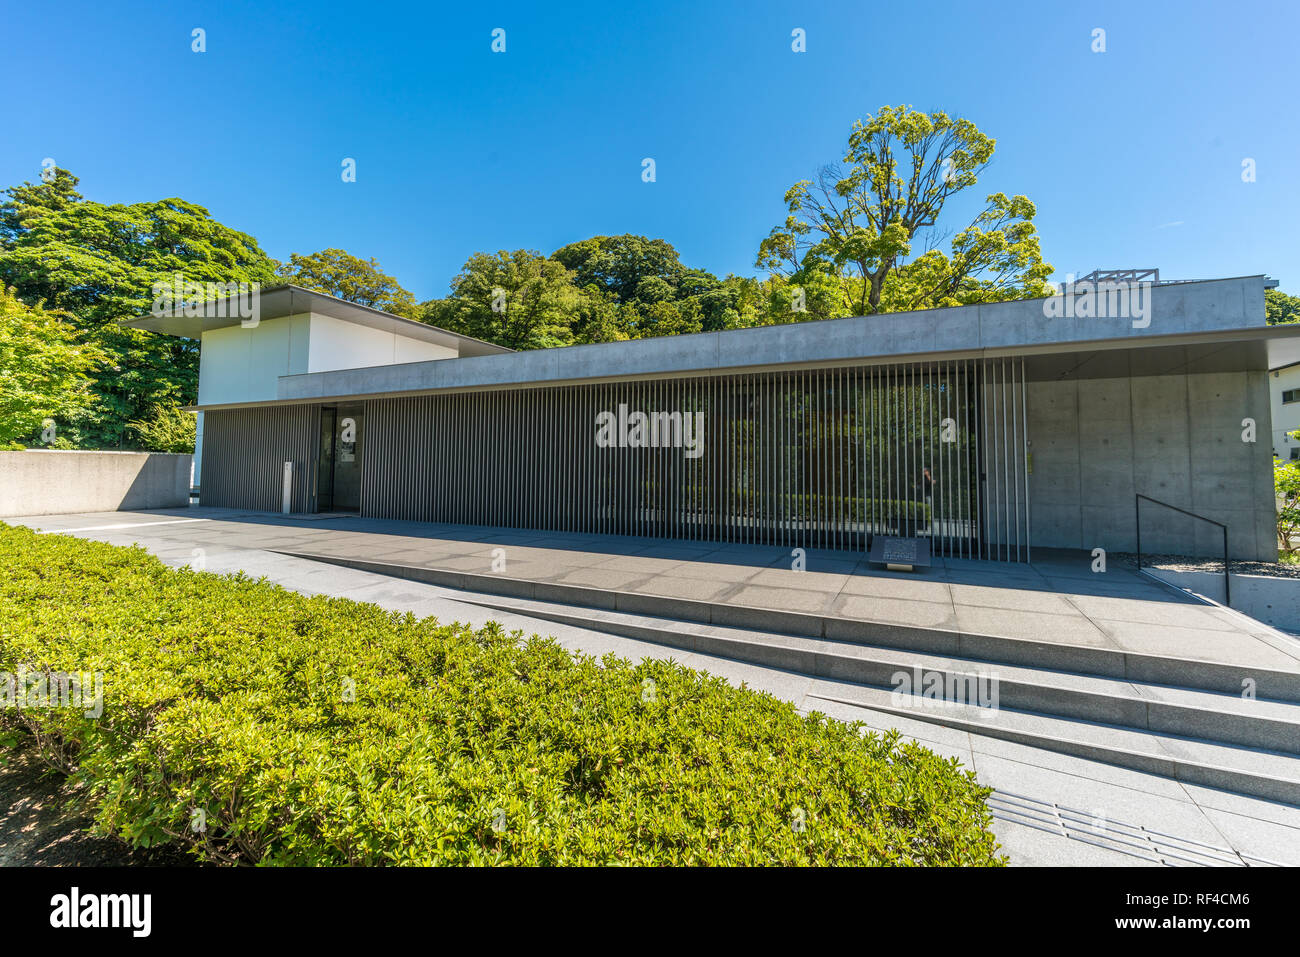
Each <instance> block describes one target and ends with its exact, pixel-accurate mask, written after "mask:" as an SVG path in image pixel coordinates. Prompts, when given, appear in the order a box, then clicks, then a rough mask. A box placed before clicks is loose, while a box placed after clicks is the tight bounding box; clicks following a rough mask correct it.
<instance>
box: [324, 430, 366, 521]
mask: <svg viewBox="0 0 1300 957" xmlns="http://www.w3.org/2000/svg"><path fill="white" fill-rule="evenodd" d="M364 426H365V407H364V406H361V405H341V406H331V405H327V406H325V407H324V408H322V409H321V416H320V468H319V471H318V472H317V476H316V509H317V511H320V512H359V511H361V454H362V447H363V445H364V442H363V438H362V436H363V432H364Z"/></svg>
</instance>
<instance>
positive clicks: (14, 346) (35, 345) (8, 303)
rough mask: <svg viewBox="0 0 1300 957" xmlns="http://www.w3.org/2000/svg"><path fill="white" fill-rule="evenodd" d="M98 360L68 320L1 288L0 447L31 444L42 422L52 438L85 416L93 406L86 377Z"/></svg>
mask: <svg viewBox="0 0 1300 957" xmlns="http://www.w3.org/2000/svg"><path fill="white" fill-rule="evenodd" d="M102 359H103V357H102V355H100V354H99V353H98V351H97V350H96V349H95V348H94V347H93V346H92V345H84V344H81V343H79V342H78V338H77V330H76V327H75V326H73V325H72V323H71V321H70V320H69V319H68V317H67V316H64V315H60V314H58V313H53V312H48V311H46V310H45V309H44V308H43V307H42V306H41V305H39V304H38V305H36V306H28V305H26V304H25V303H23V302H22V301H21V300H20V299H18V297H17V296H15V295H14V291H13V290H12V289H5V288H4V287H0V447H4V446H13V445H15V444H19V445H20V446H21V445H22V444H27V445H35V444H37V442H38V441H39V440H40V434H41V432H42V431H43V425H44V423H45V421H46V420H53V423H54V427H55V430H56V435H57V431H58V429H59V428H60V427H61V426H62V425H64V424H65V423H67V422H69V421H71V420H72V419H74V418H75V417H76V416H78V415H80V414H81V413H82V412H84V410H85V409H86V408H88V407H89V406H90V404H91V403H92V402H93V401H94V394H93V393H92V392H91V385H92V381H93V380H92V379H91V377H90V376H91V374H92V373H93V371H94V369H95V368H96V366H97V365H98V364H99V363H100V362H101V361H102ZM46 444H53V443H46Z"/></svg>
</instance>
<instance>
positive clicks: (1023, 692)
mask: <svg viewBox="0 0 1300 957" xmlns="http://www.w3.org/2000/svg"><path fill="white" fill-rule="evenodd" d="M285 554H293V555H295V557H300V558H308V559H314V560H317V561H324V562H329V563H332V564H336V565H342V566H345V567H350V568H357V569H361V570H365V571H371V572H376V573H379V574H384V575H390V576H394V577H399V578H407V579H410V580H415V581H422V582H426V583H428V584H433V585H440V586H444V587H448V588H455V589H457V590H458V591H461V592H463V593H462V594H458V595H456V596H455V597H456V600H458V601H463V602H469V603H475V604H479V605H482V606H485V607H490V608H496V609H501V610H507V611H512V612H516V613H518V614H521V615H527V616H529V617H532V618H538V619H543V620H547V621H553V622H557V623H563V624H567V625H572V626H576V627H582V628H589V629H592V630H596V631H601V632H606V633H610V634H616V635H621V636H625V637H629V638H636V639H640V640H643V641H649V642H654V643H656V644H659V645H665V646H668V647H672V648H679V649H682V650H684V651H691V652H697V653H700V654H705V655H713V656H718V657H722V658H728V659H732V660H735V661H742V662H748V663H752V664H756V665H763V666H767V667H771V668H778V669H782V670H786V671H790V672H796V673H799V674H802V675H806V676H809V677H811V678H814V679H817V680H816V681H815V682H814V685H813V690H812V691H811V692H810V697H812V698H814V699H823V700H826V701H835V702H840V703H844V704H849V705H853V706H857V707H861V708H866V709H870V710H872V711H875V712H878V713H880V714H885V715H897V716H900V717H906V718H909V719H912V720H919V721H925V722H932V723H935V724H939V725H944V726H946V727H950V728H959V729H962V730H965V731H968V732H970V733H971V734H975V735H982V736H985V737H991V738H1000V739H1004V740H1007V741H1014V742H1018V743H1021V744H1025V745H1030V746H1033V747H1037V748H1043V749H1046V750H1049V751H1056V752H1061V753H1064V754H1071V755H1076V756H1079V757H1083V758H1089V759H1092V760H1095V761H1102V762H1106V763H1109V764H1113V765H1118V766H1121V767H1125V768H1133V769H1135V770H1139V771H1145V772H1150V773H1153V774H1160V775H1164V776H1167V777H1170V778H1174V779H1176V780H1178V781H1182V782H1185V783H1187V784H1193V785H1202V786H1206V787H1211V788H1219V789H1222V790H1226V791H1231V792H1235V793H1239V794H1246V795H1251V796H1255V797H1260V798H1265V799H1269V800H1273V801H1279V802H1283V803H1286V804H1290V805H1295V806H1300V670H1298V671H1272V670H1266V669H1261V668H1246V667H1238V666H1235V665H1231V664H1222V663H1214V662H1207V661H1200V660H1195V659H1185V658H1177V657H1171V656H1164V655H1152V654H1136V653H1132V652H1126V651H1120V650H1113V649H1108V648H1100V647H1091V646H1080V645H1069V644H1061V643H1056V642H1051V641H1044V642H1038V641H1027V640H1024V639H1017V638H1008V637H1001V636H995V635H978V634H969V633H965V632H958V631H955V630H945V629H934V628H921V627H908V626H900V625H897V624H892V623H885V622H880V623H877V622H871V621H862V620H859V619H847V618H835V617H826V616H819V615H813V614H803V613H799V612H789V611H768V610H764V609H758V608H753V607H741V606H736V605H728V604H722V603H711V602H704V601H688V600H681V599H663V598H657V597H655V596H653V595H644V594H639V593H631V592H621V591H612V590H605V589H597V588H587V587H582V586H575V585H564V584H556V583H549V582H538V581H525V580H521V579H511V578H506V577H501V576H496V575H478V574H471V573H466V572H461V571H450V570H439V569H430V568H423V567H415V566H404V565H400V564H392V563H386V562H374V561H364V560H354V559H342V558H339V557H337V556H325V555H313V554H310V553H304V552H293V553H287V552H286V553H285ZM666 611H670V612H671V616H669V615H667V614H665V612H666ZM1153 627H1154V626H1153ZM903 674H905V675H907V676H909V679H911V680H910V681H909V682H908V683H909V684H910V685H911V687H910V688H903V689H902V690H900V683H899V680H898V676H899V675H903ZM918 676H919V677H921V678H922V680H921V681H919V682H918V681H917V680H916V678H917V677H918ZM990 679H996V707H984V706H981V703H964V702H961V701H951V700H947V698H948V695H947V694H946V693H945V694H944V695H942V696H941V698H943V699H944V700H935V698H934V697H933V696H927V695H926V689H927V688H932V687H934V685H935V683H936V682H941V683H942V684H941V686H942V687H943V688H945V689H948V688H951V687H964V688H972V687H985V688H987V687H989V685H988V682H989V680H990ZM981 682H983V684H980V683H981ZM984 703H988V702H987V701H986V702H984Z"/></svg>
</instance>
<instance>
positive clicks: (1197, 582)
mask: <svg viewBox="0 0 1300 957" xmlns="http://www.w3.org/2000/svg"><path fill="white" fill-rule="evenodd" d="M1147 572H1149V573H1150V574H1152V575H1154V576H1155V577H1156V578H1159V579H1161V580H1162V581H1166V582H1169V584H1171V585H1173V586H1175V587H1176V588H1185V589H1189V590H1191V591H1194V592H1196V593H1197V594H1198V595H1204V596H1205V597H1206V598H1209V599H1212V600H1213V601H1217V602H1218V603H1219V604H1223V603H1224V592H1225V591H1226V589H1225V588H1224V582H1223V574H1222V573H1220V572H1190V571H1175V570H1173V569H1169V568H1148V569H1147ZM1231 577H1232V602H1231V604H1230V605H1229V607H1231V608H1235V609H1236V610H1237V611H1239V612H1241V613H1242V614H1244V615H1249V616H1250V617H1251V618H1254V619H1255V620H1256V621H1262V622H1264V624H1266V625H1272V626H1273V627H1274V628H1281V629H1282V630H1283V631H1291V632H1300V578H1273V577H1270V576H1266V575H1238V574H1235V573H1234V574H1233V575H1232V576H1231Z"/></svg>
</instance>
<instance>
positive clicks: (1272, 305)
mask: <svg viewBox="0 0 1300 957" xmlns="http://www.w3.org/2000/svg"><path fill="white" fill-rule="evenodd" d="M1264 316H1265V319H1266V321H1267V322H1268V324H1269V325H1270V326H1276V325H1282V324H1284V323H1288V322H1300V296H1289V295H1287V294H1286V293H1284V292H1282V291H1281V290H1279V289H1265V290H1264Z"/></svg>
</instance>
